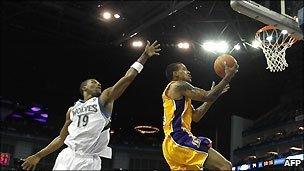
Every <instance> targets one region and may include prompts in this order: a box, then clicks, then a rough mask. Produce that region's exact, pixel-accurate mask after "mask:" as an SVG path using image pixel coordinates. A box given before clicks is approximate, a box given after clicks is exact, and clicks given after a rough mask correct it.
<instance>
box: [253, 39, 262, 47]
mask: <svg viewBox="0 0 304 171" xmlns="http://www.w3.org/2000/svg"><path fill="white" fill-rule="evenodd" d="M251 45H252V47H254V48H258V47H259V46H260V45H261V43H260V42H258V41H256V40H253V41H252V43H251Z"/></svg>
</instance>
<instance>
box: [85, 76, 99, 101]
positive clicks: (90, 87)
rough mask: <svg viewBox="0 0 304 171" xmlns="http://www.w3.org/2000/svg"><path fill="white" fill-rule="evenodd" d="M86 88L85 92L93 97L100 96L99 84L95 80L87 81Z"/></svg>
mask: <svg viewBox="0 0 304 171" xmlns="http://www.w3.org/2000/svg"><path fill="white" fill-rule="evenodd" d="M86 88H87V92H88V93H89V94H91V95H92V96H93V97H99V96H100V95H101V84H100V83H99V82H98V81H97V80H95V79H92V80H90V81H88V83H87V85H86Z"/></svg>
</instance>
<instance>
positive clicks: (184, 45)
mask: <svg viewBox="0 0 304 171" xmlns="http://www.w3.org/2000/svg"><path fill="white" fill-rule="evenodd" d="M177 47H178V48H180V49H189V47H190V45H189V43H188V42H180V43H178V44H177Z"/></svg>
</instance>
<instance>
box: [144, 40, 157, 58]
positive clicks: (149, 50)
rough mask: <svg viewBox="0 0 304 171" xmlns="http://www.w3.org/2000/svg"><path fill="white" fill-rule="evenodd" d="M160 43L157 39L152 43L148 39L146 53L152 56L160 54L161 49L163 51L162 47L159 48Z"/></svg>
mask: <svg viewBox="0 0 304 171" xmlns="http://www.w3.org/2000/svg"><path fill="white" fill-rule="evenodd" d="M159 47H160V44H158V43H157V40H156V41H154V42H153V43H152V44H151V45H150V42H149V40H147V45H146V48H145V51H144V53H145V54H147V55H148V56H149V57H152V56H154V55H159V53H158V52H159V51H161V49H160V48H159Z"/></svg>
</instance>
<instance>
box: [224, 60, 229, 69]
mask: <svg viewBox="0 0 304 171" xmlns="http://www.w3.org/2000/svg"><path fill="white" fill-rule="evenodd" d="M223 65H224V67H225V69H226V68H227V67H228V66H227V62H226V61H223Z"/></svg>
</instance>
